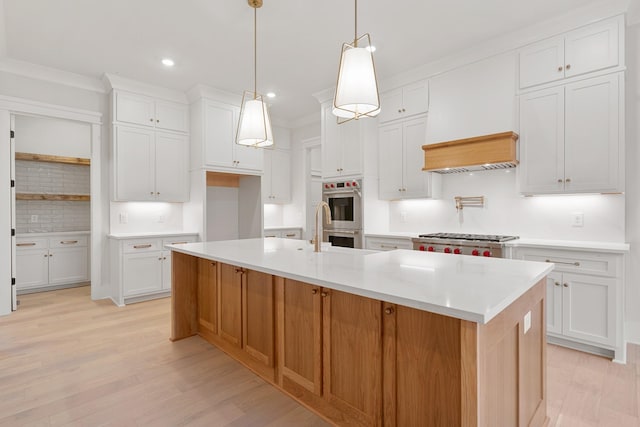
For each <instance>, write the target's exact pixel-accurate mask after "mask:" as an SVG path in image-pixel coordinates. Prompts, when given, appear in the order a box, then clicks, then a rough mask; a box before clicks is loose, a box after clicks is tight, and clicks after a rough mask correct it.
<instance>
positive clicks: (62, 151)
mask: <svg viewBox="0 0 640 427" xmlns="http://www.w3.org/2000/svg"><path fill="white" fill-rule="evenodd" d="M15 125H16V152H24V153H36V154H50V155H55V156H66V157H83V158H90V157H91V126H90V125H89V124H87V123H80V122H74V121H71V120H61V119H51V118H45V117H30V116H20V115H18V116H16V122H15Z"/></svg>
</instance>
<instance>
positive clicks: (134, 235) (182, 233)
mask: <svg viewBox="0 0 640 427" xmlns="http://www.w3.org/2000/svg"><path fill="white" fill-rule="evenodd" d="M197 235H198V232H187V231H177V232H173V233H171V232H164V231H162V232H157V233H156V232H154V233H110V234H107V237H108V238H110V239H115V240H126V239H144V238H150V239H152V238H156V237H169V236H197Z"/></svg>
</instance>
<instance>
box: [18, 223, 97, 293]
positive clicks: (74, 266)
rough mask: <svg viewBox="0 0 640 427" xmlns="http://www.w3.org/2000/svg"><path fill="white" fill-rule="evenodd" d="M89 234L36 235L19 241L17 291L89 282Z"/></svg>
mask: <svg viewBox="0 0 640 427" xmlns="http://www.w3.org/2000/svg"><path fill="white" fill-rule="evenodd" d="M88 240H89V234H88V233H86V234H78V233H73V234H59V235H57V234H34V235H33V236H19V237H17V239H16V289H17V291H18V292H29V291H34V290H37V289H38V288H48V287H51V286H64V285H72V284H76V283H83V282H87V281H89V245H88Z"/></svg>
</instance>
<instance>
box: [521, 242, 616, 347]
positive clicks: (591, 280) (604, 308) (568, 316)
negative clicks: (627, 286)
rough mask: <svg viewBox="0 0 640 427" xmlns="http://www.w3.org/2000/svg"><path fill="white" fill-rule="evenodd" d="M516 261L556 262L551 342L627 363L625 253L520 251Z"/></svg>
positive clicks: (550, 287) (549, 306)
mask: <svg viewBox="0 0 640 427" xmlns="http://www.w3.org/2000/svg"><path fill="white" fill-rule="evenodd" d="M514 257H515V258H517V259H524V260H527V261H540V262H553V263H555V268H554V270H553V272H552V273H550V274H549V275H548V276H547V303H546V312H547V335H548V339H549V342H552V343H556V344H561V345H567V346H570V347H576V348H578V349H583V350H587V351H592V352H596V353H599V354H604V355H607V356H611V357H614V358H615V359H617V360H622V359H624V356H623V354H624V349H623V346H624V344H623V340H622V292H623V277H624V255H623V254H618V253H603V252H596V251H583V250H580V251H578V250H561V249H545V248H525V247H518V248H516V249H515V251H514ZM600 350H604V351H600Z"/></svg>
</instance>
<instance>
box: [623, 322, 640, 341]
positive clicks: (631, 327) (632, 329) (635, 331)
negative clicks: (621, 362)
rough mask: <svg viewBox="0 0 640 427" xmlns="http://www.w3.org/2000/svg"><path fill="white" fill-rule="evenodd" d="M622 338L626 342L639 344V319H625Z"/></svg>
mask: <svg viewBox="0 0 640 427" xmlns="http://www.w3.org/2000/svg"><path fill="white" fill-rule="evenodd" d="M624 338H625V339H624V340H625V342H627V343H631V344H638V345H640V321H638V322H635V321H626V322H625V324H624Z"/></svg>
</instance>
